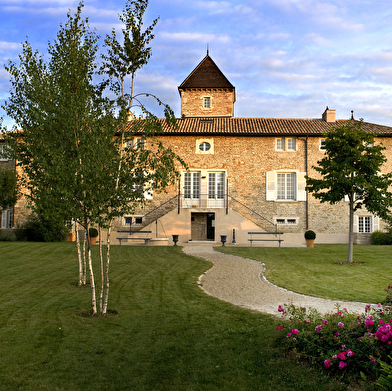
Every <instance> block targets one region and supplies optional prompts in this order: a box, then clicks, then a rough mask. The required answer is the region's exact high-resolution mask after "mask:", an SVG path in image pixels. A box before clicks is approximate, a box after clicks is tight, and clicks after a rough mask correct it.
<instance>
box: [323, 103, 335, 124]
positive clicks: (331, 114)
mask: <svg viewBox="0 0 392 391" xmlns="http://www.w3.org/2000/svg"><path fill="white" fill-rule="evenodd" d="M322 119H323V121H325V122H336V110H330V109H329V108H328V106H327V108H326V109H325V111H324V113H323V116H322Z"/></svg>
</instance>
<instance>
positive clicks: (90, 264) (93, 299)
mask: <svg viewBox="0 0 392 391" xmlns="http://www.w3.org/2000/svg"><path fill="white" fill-rule="evenodd" d="M85 226H86V232H88V228H89V225H88V222H87V221H86V222H85ZM87 255H88V269H89V272H90V289H91V312H92V315H96V314H97V299H96V296H95V280H94V270H93V261H92V257H91V245H90V237H89V235H87Z"/></svg>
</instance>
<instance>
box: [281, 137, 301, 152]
mask: <svg viewBox="0 0 392 391" xmlns="http://www.w3.org/2000/svg"><path fill="white" fill-rule="evenodd" d="M276 150H277V151H296V150H297V142H296V139H295V138H288V137H282V138H277V139H276Z"/></svg>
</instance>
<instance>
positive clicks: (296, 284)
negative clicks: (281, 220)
mask: <svg viewBox="0 0 392 391" xmlns="http://www.w3.org/2000/svg"><path fill="white" fill-rule="evenodd" d="M217 249H218V250H220V251H223V252H225V253H230V254H234V255H239V256H242V257H245V258H251V259H255V260H258V261H260V262H264V263H265V265H266V268H267V269H266V272H265V276H266V278H267V279H268V280H269V281H270V282H272V283H274V284H276V285H278V286H281V287H284V288H286V289H288V290H291V291H294V292H298V293H303V294H307V295H311V296H318V297H324V298H329V299H340V300H349V301H359V302H365V303H379V302H382V301H383V300H384V299H385V296H386V292H385V288H386V287H387V286H388V285H391V284H392V262H391V249H392V248H391V247H390V246H366V245H356V246H354V262H355V263H354V264H351V265H349V264H345V263H344V262H345V261H346V258H347V245H344V244H334V245H330V244H325V245H323V244H318V245H317V244H316V245H315V247H314V248H305V247H295V248H288V247H286V248H263V247H219V248H217ZM282 304H284V303H282Z"/></svg>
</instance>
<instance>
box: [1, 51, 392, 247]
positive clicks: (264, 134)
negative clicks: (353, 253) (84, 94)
mask: <svg viewBox="0 0 392 391" xmlns="http://www.w3.org/2000/svg"><path fill="white" fill-rule="evenodd" d="M178 90H179V94H180V99H181V118H179V119H178V120H177V122H178V128H177V129H173V128H169V127H167V125H166V124H165V122H164V120H162V126H163V134H162V135H161V136H159V137H160V139H161V141H162V142H163V143H164V144H165V145H166V146H168V147H171V148H172V149H173V151H174V152H176V153H177V154H178V155H179V156H180V157H182V158H183V159H184V160H185V161H186V163H187V165H188V167H189V169H188V170H187V171H185V170H182V171H181V177H180V178H179V179H178V183H177V184H176V185H173V186H171V187H169V188H168V189H166V190H167V191H166V192H163V193H159V194H158V193H154V194H153V195H152V197H150V198H151V199H150V200H149V202H148V203H147V205H146V206H144V207H143V208H139V209H138V210H136V211H135V213H134V214H133V215H130V216H123V217H122V218H121V219H118V220H117V221H116V222H115V225H114V227H113V230H112V237H111V242H112V243H119V240H118V238H119V236H120V235H121V234H120V233H119V232H118V231H130V230H131V231H138V232H139V233H140V237H143V236H145V235H149V236H150V237H152V238H159V239H162V238H163V239H164V238H167V241H162V242H159V243H165V242H168V243H169V244H173V242H172V237H173V235H178V237H179V244H181V243H186V242H189V241H194V242H195V241H210V242H220V238H221V235H224V236H226V237H227V242H228V243H237V244H239V245H249V238H250V234H249V232H270V233H275V232H283V240H284V242H283V246H301V245H304V243H305V240H304V232H305V231H306V230H308V229H312V230H314V231H315V232H316V234H317V239H316V240H317V242H318V243H347V241H348V225H349V221H348V220H349V206H348V202H346V201H345V200H342V201H341V202H340V203H338V204H336V205H330V204H327V203H325V204H323V203H320V202H319V201H318V200H316V199H315V198H314V197H312V195H311V194H308V193H307V192H306V190H305V186H306V183H305V175H309V176H311V177H316V175H317V174H316V172H315V170H314V169H313V166H316V165H317V161H319V160H320V159H322V157H323V155H324V151H323V133H324V132H325V131H328V130H330V129H332V128H333V127H334V126H336V125H340V124H343V123H345V122H347V121H350V119H337V118H336V112H335V110H331V109H329V108H326V109H325V110H324V112H323V113H320V114H321V115H320V116H319V118H315V119H290V118H288V119H285V118H236V117H234V104H235V88H234V86H233V85H232V84H231V83H230V82H229V81H228V79H227V78H226V77H225V76H224V74H223V73H222V72H221V70H220V69H219V68H218V66H217V65H216V64H215V63H214V61H213V60H212V59H211V57H210V56H209V54H208V53H207V56H206V57H205V58H204V59H203V60H202V61H201V62H200V64H198V65H197V67H196V68H195V69H194V70H193V71H192V72H191V73H190V75H189V76H188V77H187V78H186V79H185V80H184V82H183V83H181V85H180V86H179V87H178ZM351 120H353V121H354V119H351ZM363 129H365V130H366V131H369V132H372V133H374V134H377V135H378V136H377V138H376V142H377V143H379V142H381V143H382V144H383V145H384V146H385V147H386V148H387V149H386V151H385V153H386V155H387V158H388V161H387V163H386V164H385V166H384V167H383V171H384V172H391V171H392V163H391V162H392V127H387V126H381V125H377V124H372V123H367V122H363ZM147 143H148V140H147ZM147 146H148V144H146V147H147ZM0 163H1V162H0ZM23 202H24V201H23V200H21V201H20V202H19V203H18V204H17V205H16V208H15V213H14V216H15V217H14V218H13V223H14V224H16V222H17V221H18V219H19V217H20V219H22V218H23V217H25V216H24V215H23V213H24V212H23V210H25V208H24V205H23V204H22V203H23ZM16 212H17V213H16ZM354 220H355V221H354V223H355V224H354V231H355V240H356V241H357V242H358V243H368V242H369V238H370V234H371V232H373V231H375V230H378V229H382V228H383V226H384V225H383V222H382V221H380V219H379V218H378V217H376V216H373V215H372V214H370V213H369V212H367V211H366V210H361V211H358V212H356V214H355V219H354ZM147 232H151V234H148V233H147ZM137 235H138V234H137V233H135V232H132V234H129V235H128V236H132V238H135V237H137ZM260 237H263V238H266V239H267V238H268V239H270V238H271V239H276V238H277V237H276V236H274V235H265V236H261V235H260ZM157 242H158V241H157ZM123 243H127V244H129V243H135V244H139V243H138V241H137V240H135V241H133V240H132V241H131V240H130V241H124V242H123ZM253 245H278V242H276V241H270V242H269V241H268V242H255V243H254V244H253Z"/></svg>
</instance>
